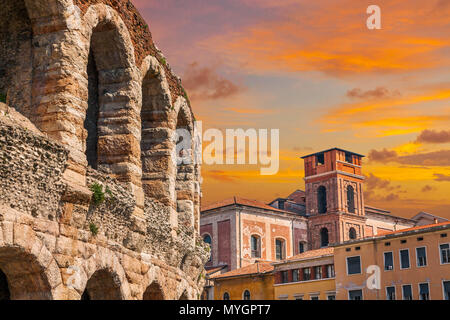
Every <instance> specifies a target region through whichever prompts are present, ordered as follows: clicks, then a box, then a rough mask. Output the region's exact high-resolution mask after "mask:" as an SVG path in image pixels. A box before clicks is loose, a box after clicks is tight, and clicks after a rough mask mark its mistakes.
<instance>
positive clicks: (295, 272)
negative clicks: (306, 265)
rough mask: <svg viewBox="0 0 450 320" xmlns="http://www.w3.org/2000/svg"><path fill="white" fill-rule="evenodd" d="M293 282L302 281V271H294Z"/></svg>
mask: <svg viewBox="0 0 450 320" xmlns="http://www.w3.org/2000/svg"><path fill="white" fill-rule="evenodd" d="M292 281H293V282H298V281H300V271H299V270H298V269H295V270H292Z"/></svg>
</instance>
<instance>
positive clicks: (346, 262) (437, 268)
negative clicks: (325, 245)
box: [334, 222, 450, 300]
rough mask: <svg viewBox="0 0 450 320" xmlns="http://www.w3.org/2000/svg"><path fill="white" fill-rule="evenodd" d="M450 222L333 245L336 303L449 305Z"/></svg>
mask: <svg viewBox="0 0 450 320" xmlns="http://www.w3.org/2000/svg"><path fill="white" fill-rule="evenodd" d="M449 237H450V223H449V222H444V223H438V224H431V225H425V226H420V227H415V228H409V229H404V230H400V231H396V232H387V233H385V234H384V235H380V236H375V237H370V238H367V239H360V240H354V241H348V242H344V243H342V244H337V245H335V246H334V262H335V269H336V293H337V295H336V297H337V299H339V300H449V299H450V240H449V239H450V238H449Z"/></svg>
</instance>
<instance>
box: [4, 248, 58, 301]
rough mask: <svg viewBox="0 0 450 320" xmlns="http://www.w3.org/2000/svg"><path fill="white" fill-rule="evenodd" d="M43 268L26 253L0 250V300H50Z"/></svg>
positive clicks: (16, 249)
mask: <svg viewBox="0 0 450 320" xmlns="http://www.w3.org/2000/svg"><path fill="white" fill-rule="evenodd" d="M52 298H53V295H52V292H51V286H50V284H49V281H48V278H47V276H46V273H45V269H44V267H43V266H42V265H41V264H40V263H39V262H38V261H36V259H35V258H34V257H33V256H32V255H31V254H28V253H25V252H24V251H22V250H20V249H18V248H9V247H4V248H0V300H1V299H11V300H51V299H52Z"/></svg>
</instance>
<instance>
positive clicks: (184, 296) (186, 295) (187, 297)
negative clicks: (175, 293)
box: [179, 291, 189, 300]
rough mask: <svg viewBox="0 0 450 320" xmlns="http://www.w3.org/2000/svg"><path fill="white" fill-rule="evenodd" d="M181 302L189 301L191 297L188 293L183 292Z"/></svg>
mask: <svg viewBox="0 0 450 320" xmlns="http://www.w3.org/2000/svg"><path fill="white" fill-rule="evenodd" d="M179 300H189V296H188V294H187V292H186V291H184V292H183V294H182V295H181V297H180V299H179Z"/></svg>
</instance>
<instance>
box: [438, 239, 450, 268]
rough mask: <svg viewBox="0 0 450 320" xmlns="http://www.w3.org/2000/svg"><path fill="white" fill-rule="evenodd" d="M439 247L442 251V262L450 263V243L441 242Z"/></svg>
mask: <svg viewBox="0 0 450 320" xmlns="http://www.w3.org/2000/svg"><path fill="white" fill-rule="evenodd" d="M439 248H440V250H439V251H440V252H441V264H446V263H450V244H448V243H446V244H441V245H440V246H439Z"/></svg>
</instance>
